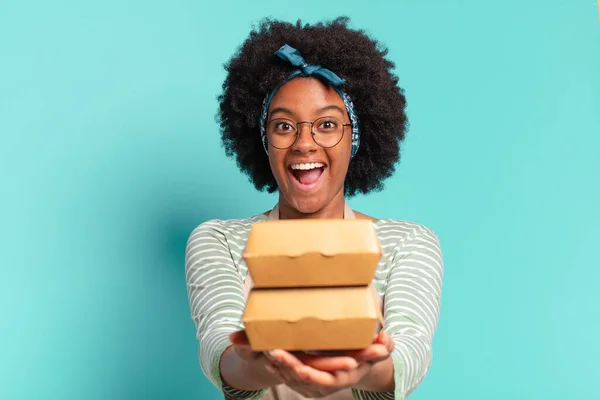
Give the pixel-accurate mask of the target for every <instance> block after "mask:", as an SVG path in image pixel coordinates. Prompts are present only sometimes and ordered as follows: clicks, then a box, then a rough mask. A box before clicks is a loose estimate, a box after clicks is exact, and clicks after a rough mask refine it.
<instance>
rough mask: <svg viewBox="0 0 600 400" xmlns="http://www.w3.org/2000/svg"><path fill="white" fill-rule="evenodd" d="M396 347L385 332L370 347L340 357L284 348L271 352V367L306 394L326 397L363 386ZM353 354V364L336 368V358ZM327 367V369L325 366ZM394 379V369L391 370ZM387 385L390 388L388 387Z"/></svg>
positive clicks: (302, 393)
mask: <svg viewBox="0 0 600 400" xmlns="http://www.w3.org/2000/svg"><path fill="white" fill-rule="evenodd" d="M393 348H394V342H393V340H392V339H391V338H390V337H389V336H388V335H386V334H385V333H383V332H381V333H380V334H378V335H377V336H376V337H375V338H374V340H373V344H372V345H371V346H369V347H368V348H366V349H364V350H360V351H352V352H345V353H342V354H343V355H342V354H341V355H340V356H338V357H319V356H313V355H307V354H304V353H300V354H290V353H288V352H284V351H273V352H270V353H269V354H268V355H267V356H266V357H267V358H268V359H269V360H270V361H271V364H270V365H269V369H273V370H274V373H275V374H277V375H278V376H279V378H280V379H281V381H282V382H283V383H285V384H286V385H287V386H288V387H290V388H291V389H292V390H294V391H296V392H298V393H299V394H301V395H303V396H305V397H313V398H318V397H324V396H328V395H330V394H332V393H335V392H337V391H339V390H342V389H346V388H351V387H357V386H360V385H361V383H362V381H363V380H364V379H365V378H367V377H369V376H370V375H373V374H370V372H372V371H373V369H374V367H375V366H376V364H378V363H380V362H382V361H384V360H386V359H388V358H389V356H390V354H391V352H392V350H393ZM345 357H351V358H352V359H354V360H355V361H356V364H355V366H353V367H350V368H338V369H332V368H329V367H331V366H332V365H333V364H332V360H335V359H343V358H345ZM324 366H325V367H327V368H326V369H323V368H322V367H324ZM348 366H349V365H348ZM389 372H391V379H392V380H393V369H392V370H391V371H389ZM366 386H369V385H366ZM386 389H387V388H386Z"/></svg>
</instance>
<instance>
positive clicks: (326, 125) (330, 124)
mask: <svg viewBox="0 0 600 400" xmlns="http://www.w3.org/2000/svg"><path fill="white" fill-rule="evenodd" d="M337 127H338V124H337V122H336V121H335V120H333V119H326V120H323V121H321V122H320V123H319V126H318V129H319V130H320V131H322V132H328V131H334V130H336V129H337Z"/></svg>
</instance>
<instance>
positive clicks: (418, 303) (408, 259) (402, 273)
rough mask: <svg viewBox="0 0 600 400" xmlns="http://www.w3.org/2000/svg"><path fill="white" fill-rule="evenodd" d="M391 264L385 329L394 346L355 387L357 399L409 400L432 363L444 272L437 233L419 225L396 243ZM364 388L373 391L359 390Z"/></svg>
mask: <svg viewBox="0 0 600 400" xmlns="http://www.w3.org/2000/svg"><path fill="white" fill-rule="evenodd" d="M392 264H393V265H392V266H391V269H390V273H389V276H388V280H387V285H386V289H385V296H384V315H385V327H384V331H385V332H386V333H387V334H388V335H390V336H391V337H392V339H393V340H394V350H393V351H392V357H391V359H389V360H386V361H385V362H381V363H379V364H378V365H376V366H375V367H374V368H373V369H372V370H371V371H370V372H369V373H368V374H367V376H366V377H365V378H364V379H363V380H362V381H361V382H360V384H359V385H357V386H356V387H355V389H354V390H355V391H356V392H357V394H358V397H359V398H379V399H393V398H395V399H405V398H406V397H407V396H408V395H410V393H411V392H412V391H413V390H414V389H416V387H417V386H418V385H419V384H420V383H421V382H422V380H423V379H424V378H425V375H426V374H427V371H428V370H429V366H430V365H431V359H432V356H431V346H432V341H433V336H434V333H435V330H436V327H437V321H438V315H439V308H440V297H441V288H442V276H443V262H442V254H441V250H440V246H439V240H438V238H437V236H436V235H435V234H434V233H433V232H431V231H430V230H428V229H427V228H424V227H419V228H417V229H416V230H415V232H414V233H412V234H411V235H410V236H409V237H408V238H407V239H406V240H405V241H404V243H402V244H400V245H399V246H398V248H397V251H396V252H395V254H394V257H393V260H392ZM390 378H393V382H390V381H389V379H390ZM390 383H393V384H392V385H391V386H390ZM365 391H366V392H370V393H368V395H367V394H366V393H361V392H365ZM374 392H380V393H374ZM361 395H362V396H361Z"/></svg>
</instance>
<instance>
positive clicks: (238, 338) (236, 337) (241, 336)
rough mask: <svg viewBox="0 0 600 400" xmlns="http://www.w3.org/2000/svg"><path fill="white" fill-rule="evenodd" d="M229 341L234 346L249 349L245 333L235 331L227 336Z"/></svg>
mask: <svg viewBox="0 0 600 400" xmlns="http://www.w3.org/2000/svg"><path fill="white" fill-rule="evenodd" d="M229 340H230V341H231V343H233V344H235V345H236V346H248V347H250V341H249V340H248V336H247V335H246V331H236V332H233V333H232V334H231V335H229Z"/></svg>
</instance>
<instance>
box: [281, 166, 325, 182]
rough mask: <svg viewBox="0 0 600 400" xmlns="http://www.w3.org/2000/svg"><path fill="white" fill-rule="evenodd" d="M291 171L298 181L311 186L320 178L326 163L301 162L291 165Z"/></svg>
mask: <svg viewBox="0 0 600 400" xmlns="http://www.w3.org/2000/svg"><path fill="white" fill-rule="evenodd" d="M289 169H290V173H291V175H292V176H293V177H294V178H296V181H297V182H298V183H299V184H300V185H303V186H311V185H313V184H315V183H317V181H318V180H319V178H320V177H321V175H322V174H323V171H324V170H325V164H323V163H299V164H292V165H290V168H289Z"/></svg>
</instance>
